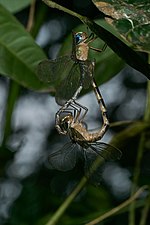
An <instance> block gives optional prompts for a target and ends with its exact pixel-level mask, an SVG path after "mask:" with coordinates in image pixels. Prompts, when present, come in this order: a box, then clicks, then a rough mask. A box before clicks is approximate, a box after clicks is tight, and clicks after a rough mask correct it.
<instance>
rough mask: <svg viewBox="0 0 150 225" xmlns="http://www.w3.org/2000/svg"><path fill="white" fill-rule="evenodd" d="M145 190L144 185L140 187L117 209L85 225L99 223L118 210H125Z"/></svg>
mask: <svg viewBox="0 0 150 225" xmlns="http://www.w3.org/2000/svg"><path fill="white" fill-rule="evenodd" d="M147 188H148V186H146V185H145V186H143V187H141V188H140V189H139V190H138V191H137V192H136V193H134V195H132V196H131V197H130V198H129V199H127V200H126V201H124V202H123V203H122V204H120V205H118V206H117V207H115V208H113V209H112V210H110V211H108V212H106V213H105V214H103V215H101V216H99V217H98V218H96V219H94V220H92V221H91V222H89V223H86V224H85V225H94V224H97V223H100V222H101V221H103V220H104V219H106V218H108V217H110V216H112V215H114V214H116V213H117V212H119V211H120V210H122V209H123V208H125V207H126V206H128V205H129V204H131V203H132V202H134V201H135V200H136V199H137V198H138V197H139V196H140V194H141V193H142V192H143V191H144V190H145V189H147Z"/></svg>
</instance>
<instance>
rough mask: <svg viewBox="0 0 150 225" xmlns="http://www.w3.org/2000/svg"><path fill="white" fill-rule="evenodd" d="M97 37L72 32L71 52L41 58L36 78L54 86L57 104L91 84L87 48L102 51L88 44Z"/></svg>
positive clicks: (62, 102)
mask: <svg viewBox="0 0 150 225" xmlns="http://www.w3.org/2000/svg"><path fill="white" fill-rule="evenodd" d="M96 38H97V37H95V36H94V34H93V33H92V34H91V35H89V36H88V35H87V33H85V32H72V39H73V44H72V54H71V55H67V56H61V57H59V58H56V59H55V60H47V59H46V60H43V61H41V62H40V63H39V65H38V68H37V76H38V78H39V79H40V80H41V81H42V82H45V83H50V84H51V85H53V86H55V87H56V93H55V99H56V102H57V103H58V104H59V105H61V106H62V105H64V104H65V103H66V101H68V100H69V99H76V98H77V96H78V95H79V94H80V92H81V90H82V88H85V89H87V88H89V86H90V85H91V80H90V78H91V74H90V73H91V70H90V67H91V65H92V61H91V60H89V59H88V54H89V49H92V50H95V51H98V52H102V51H104V50H105V48H106V44H105V45H104V46H103V48H102V49H97V48H94V47H92V46H90V43H91V42H93V41H94V40H95V39H96Z"/></svg>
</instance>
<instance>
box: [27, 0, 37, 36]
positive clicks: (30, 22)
mask: <svg viewBox="0 0 150 225" xmlns="http://www.w3.org/2000/svg"><path fill="white" fill-rule="evenodd" d="M35 2H36V0H32V3H31V6H30V10H29V17H28V23H27V27H26V30H27V31H28V32H31V29H32V27H33V23H34V14H35Z"/></svg>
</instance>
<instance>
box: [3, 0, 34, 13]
mask: <svg viewBox="0 0 150 225" xmlns="http://www.w3.org/2000/svg"><path fill="white" fill-rule="evenodd" d="M31 2H32V0H0V4H1V5H3V6H4V7H5V8H6V9H7V10H9V11H10V12H13V13H15V12H18V11H19V10H21V9H23V8H25V7H27V6H28V5H29V4H30V3H31Z"/></svg>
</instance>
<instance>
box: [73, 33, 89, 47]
mask: <svg viewBox="0 0 150 225" xmlns="http://www.w3.org/2000/svg"><path fill="white" fill-rule="evenodd" d="M86 39H87V34H86V33H85V32H78V33H76V34H75V41H76V44H79V43H81V42H82V41H84V40H86Z"/></svg>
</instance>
